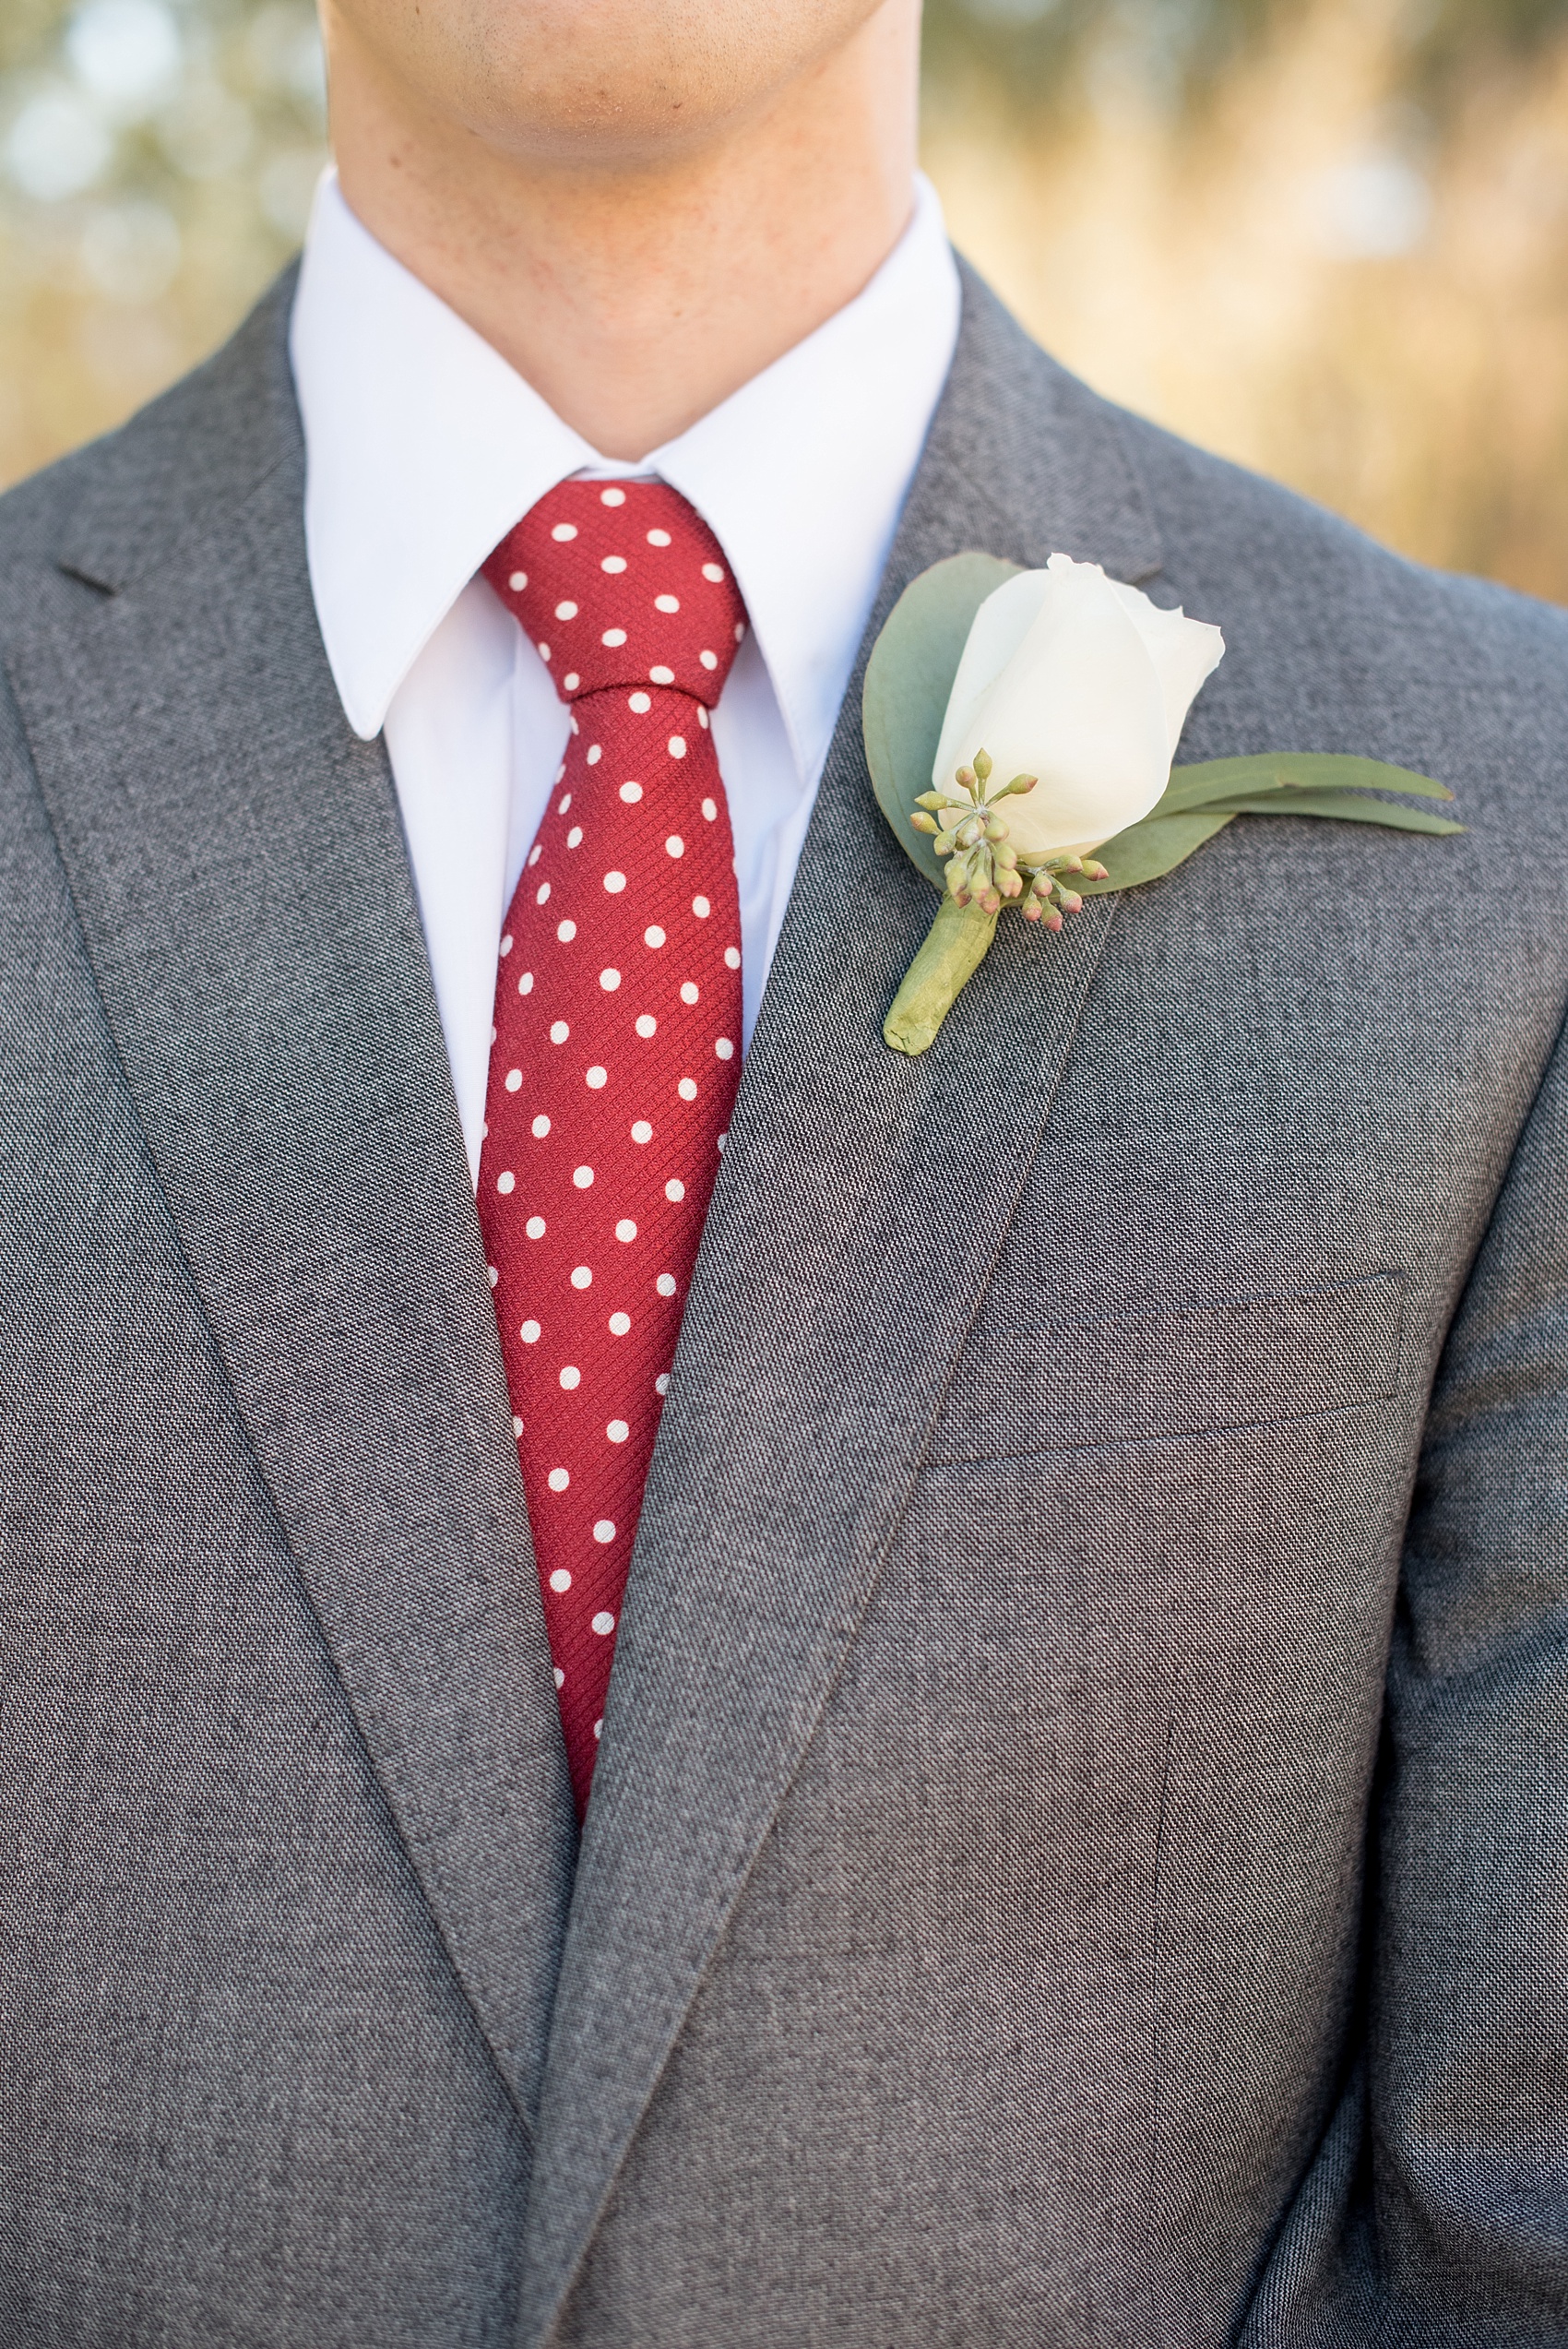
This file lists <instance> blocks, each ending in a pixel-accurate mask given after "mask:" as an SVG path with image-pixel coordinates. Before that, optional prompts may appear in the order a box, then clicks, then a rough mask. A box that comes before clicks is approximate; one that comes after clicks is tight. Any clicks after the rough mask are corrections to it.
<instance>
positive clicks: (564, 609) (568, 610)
mask: <svg viewBox="0 0 1568 2349" xmlns="http://www.w3.org/2000/svg"><path fill="white" fill-rule="evenodd" d="M576 616H577V607H576V604H575V603H558V604H557V605H556V607H555V617H556V618H557V619H558V620H575V619H576Z"/></svg>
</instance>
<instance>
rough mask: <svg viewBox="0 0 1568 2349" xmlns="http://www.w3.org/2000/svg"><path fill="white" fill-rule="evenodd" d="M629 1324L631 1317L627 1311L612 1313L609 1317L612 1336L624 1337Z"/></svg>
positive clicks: (629, 1326) (630, 1324)
mask: <svg viewBox="0 0 1568 2349" xmlns="http://www.w3.org/2000/svg"><path fill="white" fill-rule="evenodd" d="M631 1326H632V1317H631V1315H630V1314H629V1313H612V1315H611V1317H610V1334H611V1336H612V1338H624V1336H625V1334H626V1332H627V1330H629V1329H630V1328H631Z"/></svg>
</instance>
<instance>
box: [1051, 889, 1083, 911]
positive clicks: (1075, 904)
mask: <svg viewBox="0 0 1568 2349" xmlns="http://www.w3.org/2000/svg"><path fill="white" fill-rule="evenodd" d="M1056 902H1057V904H1058V905H1059V906H1060V907H1061V908H1062V911H1063V913H1081V912H1083V910H1084V900H1083V899H1082V898H1081V897H1080V896H1079V895H1078V892H1077V890H1076V889H1064V888H1063V887H1062V885H1061V883H1060V882H1058V883H1057V887H1056Z"/></svg>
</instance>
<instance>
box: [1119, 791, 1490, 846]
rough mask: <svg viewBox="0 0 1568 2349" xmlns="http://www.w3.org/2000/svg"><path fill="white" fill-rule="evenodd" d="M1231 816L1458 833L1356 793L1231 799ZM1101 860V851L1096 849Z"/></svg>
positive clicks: (1438, 819) (1447, 824)
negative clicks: (1309, 819)
mask: <svg viewBox="0 0 1568 2349" xmlns="http://www.w3.org/2000/svg"><path fill="white" fill-rule="evenodd" d="M1227 805H1228V807H1229V812H1230V814H1231V815H1233V816H1326V817H1330V818H1331V819H1332V820H1333V821H1334V822H1335V823H1338V824H1383V825H1385V826H1386V827H1387V829H1389V830H1390V831H1395V832H1429V833H1431V834H1433V835H1441V834H1446V833H1450V832H1462V831H1463V830H1464V829H1465V827H1464V825H1463V824H1455V822H1454V820H1453V818H1452V817H1448V816H1432V815H1430V814H1429V813H1428V811H1427V810H1426V809H1425V808H1424V807H1401V806H1400V805H1399V804H1398V802H1397V801H1396V800H1392V799H1369V798H1365V797H1363V796H1362V795H1361V794H1360V793H1351V794H1349V795H1344V794H1341V793H1337V792H1306V791H1293V792H1291V793H1289V795H1287V794H1286V793H1280V794H1279V796H1278V797H1277V798H1274V797H1272V796H1271V797H1269V798H1267V799H1235V800H1230V801H1228V802H1227ZM1100 854H1101V857H1102V859H1103V856H1104V851H1103V850H1101V852H1100Z"/></svg>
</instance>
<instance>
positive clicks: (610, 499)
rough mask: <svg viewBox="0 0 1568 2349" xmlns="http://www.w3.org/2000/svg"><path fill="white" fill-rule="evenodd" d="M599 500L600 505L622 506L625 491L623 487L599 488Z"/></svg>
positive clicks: (624, 501)
mask: <svg viewBox="0 0 1568 2349" xmlns="http://www.w3.org/2000/svg"><path fill="white" fill-rule="evenodd" d="M599 502H600V505H601V506H624V504H625V503H626V493H625V491H624V489H601V490H600V493H599Z"/></svg>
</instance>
